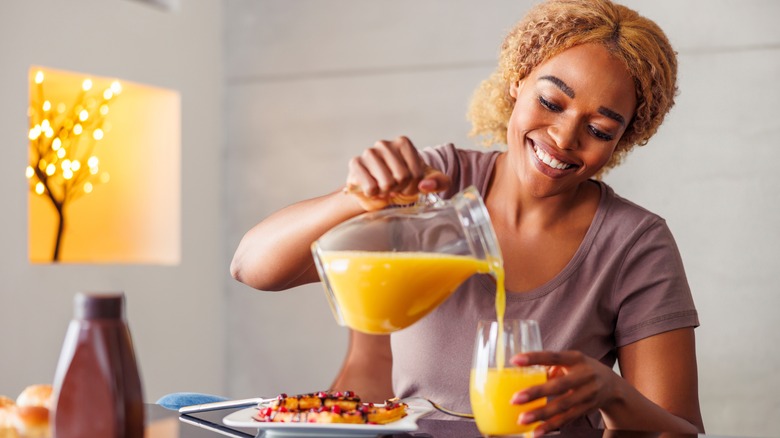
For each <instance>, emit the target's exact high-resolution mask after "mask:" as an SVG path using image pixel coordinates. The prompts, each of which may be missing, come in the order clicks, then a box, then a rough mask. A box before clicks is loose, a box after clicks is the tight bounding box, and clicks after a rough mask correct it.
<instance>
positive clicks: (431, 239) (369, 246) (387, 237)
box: [312, 186, 503, 334]
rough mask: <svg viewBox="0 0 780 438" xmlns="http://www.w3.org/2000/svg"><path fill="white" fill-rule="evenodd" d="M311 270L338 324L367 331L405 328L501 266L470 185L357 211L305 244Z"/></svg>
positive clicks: (476, 194)
mask: <svg viewBox="0 0 780 438" xmlns="http://www.w3.org/2000/svg"><path fill="white" fill-rule="evenodd" d="M312 253H313V255H314V262H315V264H316V266H317V272H318V273H319V276H320V279H321V280H322V283H323V285H324V287H325V292H326V295H327V297H328V302H329V304H330V306H331V310H332V311H333V315H334V316H335V318H336V321H337V322H338V323H339V324H340V325H345V326H348V327H350V328H352V329H354V330H357V331H360V332H363V333H369V334H387V333H391V332H394V331H397V330H401V329H403V328H406V327H408V326H410V325H412V324H413V323H415V322H416V321H418V320H419V319H420V318H422V317H423V316H425V315H427V314H428V313H429V312H430V311H431V310H433V309H434V308H435V307H436V306H438V305H439V304H441V303H442V302H444V300H446V299H447V298H448V297H449V296H450V295H451V294H452V293H453V292H454V291H455V289H457V287H458V286H459V285H460V284H461V283H463V282H464V281H465V280H466V279H467V278H469V277H470V276H472V275H473V274H476V273H495V272H496V269H497V268H501V269H503V268H502V259H501V253H500V250H499V247H498V243H497V239H496V235H495V232H494V231H493V226H492V225H491V223H490V217H489V216H488V212H487V208H485V204H484V202H483V201H482V197H481V196H480V195H479V192H478V191H477V189H476V188H474V187H473V186H472V187H469V188H467V189H465V190H463V191H462V192H460V193H458V194H456V195H455V196H454V197H452V199H450V200H447V201H444V200H442V199H441V198H439V197H438V196H437V195H435V194H426V195H420V199H419V200H418V201H417V203H416V204H414V205H412V206H407V207H391V208H387V209H384V210H380V211H374V212H368V213H364V214H362V215H360V216H357V217H355V218H352V219H350V220H348V221H345V222H343V223H341V224H339V225H337V226H336V227H334V228H332V229H331V230H330V231H328V232H327V233H325V234H324V235H323V236H322V237H321V238H320V239H319V240H317V241H316V242H314V243H313V244H312Z"/></svg>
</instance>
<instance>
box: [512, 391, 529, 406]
mask: <svg viewBox="0 0 780 438" xmlns="http://www.w3.org/2000/svg"><path fill="white" fill-rule="evenodd" d="M528 400H529V397H528V394H526V393H520V394H517V395H516V396H514V398H512V403H513V404H516V405H521V404H523V403H528Z"/></svg>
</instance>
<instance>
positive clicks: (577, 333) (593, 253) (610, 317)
mask: <svg viewBox="0 0 780 438" xmlns="http://www.w3.org/2000/svg"><path fill="white" fill-rule="evenodd" d="M422 154H423V157H424V159H425V160H426V162H427V163H428V164H429V165H431V166H433V167H435V168H437V169H440V170H441V171H443V172H444V173H446V174H447V175H449V176H450V177H451V178H452V180H453V187H452V188H451V189H450V190H449V192H447V193H443V194H442V196H443V197H445V198H449V197H451V196H452V195H454V194H455V193H457V192H458V191H460V190H462V189H464V188H466V187H468V186H470V185H474V186H475V187H476V188H477V189H478V190H479V192H480V193H481V194H482V195H483V196H484V195H485V192H486V190H487V185H488V181H489V179H490V175H491V174H492V172H493V171H494V166H495V162H496V158H497V157H498V155H499V152H497V151H489V152H485V151H475V150H465V149H457V148H455V147H454V146H453V145H444V146H439V147H436V148H427V149H424V150H423V151H422ZM597 183H598V185H599V187H600V188H601V199H600V201H599V205H598V209H597V210H596V214H595V216H594V218H593V222H592V223H591V225H590V228H589V229H588V231H587V233H586V234H585V238H584V239H583V241H582V243H581V244H580V247H579V248H578V249H577V251H576V253H575V254H574V256H573V257H572V259H571V260H570V261H569V263H568V264H567V265H566V267H565V268H564V269H563V270H562V271H561V272H560V273H558V275H556V276H555V277H554V278H552V279H551V280H550V281H548V282H547V283H546V284H544V285H542V286H539V287H538V288H535V289H533V290H530V291H526V292H512V291H507V307H506V317H507V318H521V319H535V320H537V321H539V325H540V328H541V332H542V342H543V346H544V349H546V350H552V351H560V350H578V351H581V352H583V353H585V354H587V355H589V356H591V357H593V358H595V359H598V360H600V361H601V362H603V363H604V364H605V365H607V366H608V367H613V366H614V364H615V360H616V354H617V348H619V347H622V346H624V345H627V344H630V343H632V342H635V341H638V340H640V339H643V338H646V337H649V336H653V335H656V334H659V333H662V332H665V331H669V330H674V329H678V328H683V327H697V326H698V325H699V321H698V316H697V313H696V308H695V306H694V303H693V298H692V296H691V291H690V288H689V287H688V281H687V279H686V277H685V270H684V268H683V263H682V260H681V258H680V254H679V251H678V249H677V245H676V244H675V241H674V238H673V237H672V234H671V232H670V231H669V228H668V227H667V225H666V222H665V221H664V219H662V218H661V217H659V216H657V215H655V214H653V213H651V212H649V211H647V210H645V209H643V208H641V207H639V206H637V205H635V204H633V203H631V202H630V201H627V200H625V199H623V198H621V197H619V196H618V195H616V194H615V193H614V192H613V190H612V189H611V188H610V187H609V186H608V185H606V184H604V183H603V182H597ZM495 290H496V288H495V281H494V280H493V277H491V276H489V275H475V276H473V277H471V278H470V279H468V280H466V282H465V283H464V284H463V285H461V286H460V287H459V288H458V289H457V290H456V291H455V293H453V294H452V296H451V297H450V298H448V299H447V301H445V302H444V303H443V304H442V305H441V306H439V307H438V308H436V309H435V310H434V311H433V312H431V313H430V314H429V315H427V316H426V317H424V318H423V319H421V320H420V321H418V322H417V323H415V324H414V325H412V326H411V327H409V328H406V329H404V330H401V331H399V332H396V333H393V335H392V336H391V344H392V351H393V389H394V392H395V394H396V395H397V396H399V397H410V396H421V397H427V398H429V399H431V400H434V401H436V402H438V403H440V404H442V405H443V406H445V407H448V408H450V409H453V410H456V411H460V412H471V406H470V403H469V372H470V367H471V359H472V349H473V342H474V338H475V335H476V329H477V322H478V321H479V320H481V319H495V317H496V313H495V298H496V292H495ZM434 417H435V418H443V419H453V418H454V417H448V416H444V415H443V414H439V413H436V414H435V415H434ZM571 425H572V426H574V425H576V426H590V427H599V426H601V425H602V424H601V418H600V414H599V413H598V411H596V412H594V413H592V414H591V415H589V416H588V417H583V418H581V419H579V420H577V421H575V422H574V424H571Z"/></svg>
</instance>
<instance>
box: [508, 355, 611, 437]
mask: <svg viewBox="0 0 780 438" xmlns="http://www.w3.org/2000/svg"><path fill="white" fill-rule="evenodd" d="M512 363H513V364H515V365H517V366H528V365H545V366H548V367H549V368H548V373H547V375H548V378H549V380H548V381H547V383H545V384H542V385H538V386H533V387H531V388H528V389H525V390H523V391H520V392H517V393H516V394H515V395H514V397H513V398H512V403H515V404H521V403H527V402H529V401H532V400H535V399H538V398H541V397H551V399H548V400H547V404H546V405H545V406H543V407H541V408H539V409H535V410H532V411H528V412H526V413H524V414H522V415H521V416H520V419H519V421H520V423H522V424H530V423H534V422H537V421H541V422H543V423H542V424H541V425H540V426H539V427H538V428H537V429H536V430H535V435H536V436H539V435H541V434H543V433H546V432H550V431H553V430H555V429H557V428H559V427H561V426H562V425H563V424H565V423H567V422H568V421H571V420H573V419H575V418H577V417H581V416H583V415H585V414H587V413H590V412H592V411H594V410H596V409H600V408H602V407H603V406H605V405H607V404H609V403H610V402H611V401H612V400H614V397H615V391H616V389H617V386H618V379H619V377H618V375H617V374H615V372H614V371H612V369H610V368H609V367H607V366H606V365H604V364H602V363H601V362H599V361H597V360H595V359H593V358H591V357H589V356H586V355H584V354H582V353H580V352H578V351H561V352H549V351H539V352H530V353H522V354H518V355H516V356H514V357H513V358H512Z"/></svg>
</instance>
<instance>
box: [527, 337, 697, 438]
mask: <svg viewBox="0 0 780 438" xmlns="http://www.w3.org/2000/svg"><path fill="white" fill-rule="evenodd" d="M618 360H619V363H620V370H621V373H622V374H623V377H621V376H620V375H618V374H616V373H614V372H613V371H612V370H611V369H610V368H608V367H607V366H605V365H604V364H602V363H601V362H599V361H597V360H595V359H593V358H591V357H588V356H585V355H584V354H582V353H580V352H577V351H564V352H536V353H526V354H522V355H518V356H516V357H515V358H514V360H513V362H514V363H515V364H516V365H532V364H537V365H549V366H551V367H552V368H551V372H550V374H551V379H550V380H549V381H548V383H546V384H544V385H539V386H535V387H532V388H529V389H527V390H525V391H521V392H519V393H517V394H515V397H514V398H513V403H524V402H526V401H528V400H533V399H536V398H540V397H545V396H546V397H550V396H552V397H554V398H553V399H552V400H551V401H550V402H549V403H548V404H547V405H546V406H545V407H543V408H540V409H537V410H534V411H531V412H528V413H526V414H525V415H523V416H522V417H521V419H520V420H521V422H522V423H533V422H535V421H544V424H542V426H541V427H540V428H539V429H538V433H543V432H549V431H551V430H554V429H556V428H558V427H560V426H562V425H563V424H565V423H566V422H568V421H570V420H572V419H574V418H577V417H579V416H582V415H585V414H587V413H588V412H591V411H593V410H594V409H599V410H600V411H601V413H602V416H603V418H604V422H605V424H606V426H607V427H608V428H611V429H626V430H644V431H655V432H681V433H703V432H704V425H703V423H702V418H701V412H700V410H699V393H698V373H697V367H696V347H695V342H694V334H693V328H682V329H678V330H673V331H669V332H665V333H661V334H658V335H655V336H651V337H648V338H645V339H642V340H639V341H637V342H634V343H632V344H629V345H627V346H625V347H622V348H620V349H619V350H618Z"/></svg>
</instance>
